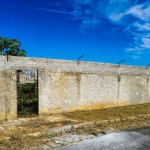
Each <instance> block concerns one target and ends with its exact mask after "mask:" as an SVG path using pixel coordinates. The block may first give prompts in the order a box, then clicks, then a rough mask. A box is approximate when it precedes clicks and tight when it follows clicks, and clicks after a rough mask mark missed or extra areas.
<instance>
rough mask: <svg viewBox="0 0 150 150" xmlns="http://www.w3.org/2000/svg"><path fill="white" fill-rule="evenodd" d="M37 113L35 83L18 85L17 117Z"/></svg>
mask: <svg viewBox="0 0 150 150" xmlns="http://www.w3.org/2000/svg"><path fill="white" fill-rule="evenodd" d="M37 113H38V92H37V83H26V84H18V115H19V116H26V115H34V114H37Z"/></svg>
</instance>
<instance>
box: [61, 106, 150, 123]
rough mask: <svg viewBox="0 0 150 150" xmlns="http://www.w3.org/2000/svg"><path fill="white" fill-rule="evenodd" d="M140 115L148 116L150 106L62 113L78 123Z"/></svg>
mask: <svg viewBox="0 0 150 150" xmlns="http://www.w3.org/2000/svg"><path fill="white" fill-rule="evenodd" d="M142 114H150V104H141V105H132V106H122V107H121V106H120V107H114V108H105V109H97V110H88V111H73V112H67V113H64V114H63V115H64V116H65V117H67V118H70V119H75V120H78V121H98V120H110V119H116V118H125V117H129V116H138V115H142Z"/></svg>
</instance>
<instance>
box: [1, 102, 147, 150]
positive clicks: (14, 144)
mask: <svg viewBox="0 0 150 150" xmlns="http://www.w3.org/2000/svg"><path fill="white" fill-rule="evenodd" d="M143 114H150V104H142V105H136V106H125V107H115V108H106V109H97V110H88V111H74V112H68V113H63V114H59V115H49V116H39V117H36V118H20V119H18V120H16V121H11V122H2V123H1V124H0V126H1V127H4V129H0V150H5V149H6V150H8V149H9V150H17V149H18V150H19V149H22V148H24V149H28V148H27V147H30V146H34V145H38V144H44V143H45V142H44V141H43V139H44V135H41V136H37V137H29V136H27V134H29V133H35V132H43V131H44V130H46V129H49V128H51V127H59V126H63V125H68V124H76V123H79V122H87V121H99V120H110V119H116V118H125V117H129V116H138V115H143ZM73 120H76V122H74V121H73ZM141 123H142V124H141ZM143 123H144V122H137V123H135V122H134V124H136V125H138V127H140V126H141V127H142V126H143ZM134 124H133V125H134ZM140 124H141V125H140ZM130 125H131V123H130V122H125V123H124V124H122V123H116V124H114V125H113V126H111V127H110V128H112V127H113V128H114V129H121V130H122V129H127V128H128V127H129V126H130ZM106 128H108V127H106ZM91 130H93V129H91ZM84 132H86V130H85V131H84ZM90 132H91V131H90ZM87 133H88V132H87ZM45 136H49V137H50V138H52V137H51V136H52V135H45ZM55 136H56V135H55ZM7 137H8V138H9V139H8V140H6V139H5V138H7Z"/></svg>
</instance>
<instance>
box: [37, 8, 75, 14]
mask: <svg viewBox="0 0 150 150" xmlns="http://www.w3.org/2000/svg"><path fill="white" fill-rule="evenodd" d="M36 9H39V10H43V11H49V12H54V13H61V14H67V15H75V14H74V13H72V12H66V11H60V10H53V9H45V8H36Z"/></svg>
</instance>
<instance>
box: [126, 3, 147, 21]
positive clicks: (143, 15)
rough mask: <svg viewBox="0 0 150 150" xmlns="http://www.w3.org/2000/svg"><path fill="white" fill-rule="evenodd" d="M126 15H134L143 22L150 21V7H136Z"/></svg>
mask: <svg viewBox="0 0 150 150" xmlns="http://www.w3.org/2000/svg"><path fill="white" fill-rule="evenodd" d="M126 14H130V15H133V16H135V17H137V18H139V19H141V20H144V21H145V20H147V21H148V20H149V19H150V15H149V14H150V6H148V7H146V8H145V5H143V4H141V5H136V6H133V7H131V8H130V9H129V10H128V11H127V12H126Z"/></svg>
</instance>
